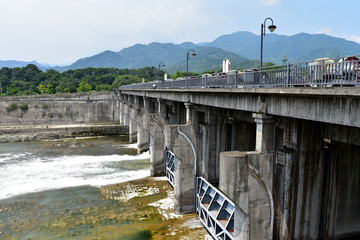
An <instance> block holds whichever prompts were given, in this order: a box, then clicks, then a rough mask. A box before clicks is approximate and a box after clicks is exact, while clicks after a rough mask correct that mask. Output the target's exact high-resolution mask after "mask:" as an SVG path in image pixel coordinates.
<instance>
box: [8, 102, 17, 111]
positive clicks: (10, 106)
mask: <svg viewBox="0 0 360 240" xmlns="http://www.w3.org/2000/svg"><path fill="white" fill-rule="evenodd" d="M17 108H18V106H17V105H16V103H12V104H10V105H9V106H7V107H6V111H7V112H11V111H13V110H15V109H17Z"/></svg>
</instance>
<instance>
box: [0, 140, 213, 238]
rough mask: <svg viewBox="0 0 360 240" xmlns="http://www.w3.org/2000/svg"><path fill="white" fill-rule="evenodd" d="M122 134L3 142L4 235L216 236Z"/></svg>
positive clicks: (0, 207) (0, 199)
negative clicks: (184, 208)
mask: <svg viewBox="0 0 360 240" xmlns="http://www.w3.org/2000/svg"><path fill="white" fill-rule="evenodd" d="M149 158H150V156H149V153H148V152H146V153H143V154H140V155H137V149H136V145H133V144H127V143H126V141H124V139H122V138H121V137H100V138H85V139H64V140H57V141H43V142H26V143H1V144H0V239H1V240H3V239H5V240H8V239H9V240H15V239H19V240H23V239H24V240H25V239H26V240H29V239H31V240H33V239H36V240H38V239H41V240H55V239H56V240H58V239H60V240H65V239H79V240H80V239H81V240H85V239H86V240H87V239H97V240H100V239H106V240H107V239H110V240H111V239H121V240H147V239H155V240H156V239H167V240H177V239H194V240H195V239H196V240H197V239H211V237H210V236H209V234H208V233H207V232H206V230H205V229H204V228H203V227H202V226H201V225H200V222H199V220H198V216H197V214H186V215H177V214H175V213H174V206H173V199H172V198H173V194H174V191H173V189H172V188H171V186H170V184H169V183H168V182H167V181H166V179H165V178H151V177H147V176H149V174H150V170H149V165H150V163H149Z"/></svg>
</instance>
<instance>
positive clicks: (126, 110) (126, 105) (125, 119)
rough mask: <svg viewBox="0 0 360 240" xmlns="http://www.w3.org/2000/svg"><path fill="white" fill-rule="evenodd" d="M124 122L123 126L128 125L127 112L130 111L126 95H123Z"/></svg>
mask: <svg viewBox="0 0 360 240" xmlns="http://www.w3.org/2000/svg"><path fill="white" fill-rule="evenodd" d="M124 100H125V102H124V124H125V126H129V116H130V114H129V112H130V107H129V106H130V99H129V96H128V95H125V97H124Z"/></svg>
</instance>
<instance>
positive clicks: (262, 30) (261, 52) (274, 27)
mask: <svg viewBox="0 0 360 240" xmlns="http://www.w3.org/2000/svg"><path fill="white" fill-rule="evenodd" d="M268 19H269V20H271V25H270V26H269V27H268V28H269V31H270V32H273V31H275V29H276V26H275V25H274V22H273V20H272V19H271V18H269V17H268V18H265V20H264V24H261V46H260V69H261V68H262V62H263V36H265V26H266V20H268Z"/></svg>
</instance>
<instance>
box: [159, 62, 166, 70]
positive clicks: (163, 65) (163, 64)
mask: <svg viewBox="0 0 360 240" xmlns="http://www.w3.org/2000/svg"><path fill="white" fill-rule="evenodd" d="M161 64H162V65H161ZM160 67H165V63H164V62H160V63H159V70H160Z"/></svg>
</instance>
